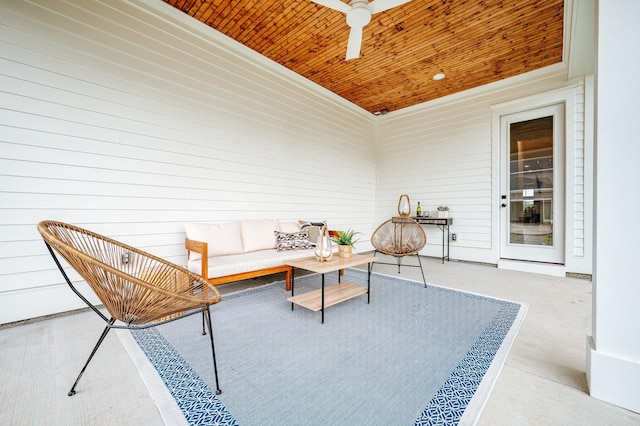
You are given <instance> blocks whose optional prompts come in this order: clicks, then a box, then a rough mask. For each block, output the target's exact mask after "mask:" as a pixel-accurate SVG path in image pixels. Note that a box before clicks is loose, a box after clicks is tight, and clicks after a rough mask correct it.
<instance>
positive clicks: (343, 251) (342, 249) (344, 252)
mask: <svg viewBox="0 0 640 426" xmlns="http://www.w3.org/2000/svg"><path fill="white" fill-rule="evenodd" d="M351 255H353V246H349V245H346V244H344V245H338V256H340V257H341V258H343V259H351Z"/></svg>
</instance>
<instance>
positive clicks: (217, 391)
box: [202, 306, 222, 395]
mask: <svg viewBox="0 0 640 426" xmlns="http://www.w3.org/2000/svg"><path fill="white" fill-rule="evenodd" d="M202 314H203V318H204V315H206V317H207V327H208V328H209V339H211V354H212V355H213V374H214V375H215V378H216V395H220V394H221V393H222V391H221V390H220V385H219V383H218V365H217V363H216V348H215V345H214V344H213V330H212V329H211V311H210V307H209V306H207V309H206V310H204V311H202Z"/></svg>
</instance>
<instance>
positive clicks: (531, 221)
mask: <svg viewBox="0 0 640 426" xmlns="http://www.w3.org/2000/svg"><path fill="white" fill-rule="evenodd" d="M563 149H564V105H563V104H559V105H555V106H551V107H545V108H540V109H536V110H531V111H526V112H522V113H517V114H510V115H508V116H503V117H501V151H502V159H503V162H502V165H503V167H502V169H503V172H502V185H501V200H500V201H501V210H500V211H501V214H500V217H501V219H500V220H501V248H500V257H501V258H503V259H518V260H528V261H535V262H547V263H564V222H563V217H564V204H563V203H564V200H563V194H564V191H563V188H564V162H563V155H562V152H563Z"/></svg>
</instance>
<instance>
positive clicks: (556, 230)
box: [499, 102, 567, 265]
mask: <svg viewBox="0 0 640 426" xmlns="http://www.w3.org/2000/svg"><path fill="white" fill-rule="evenodd" d="M544 117H553V139H554V141H553V198H552V206H553V216H552V217H553V231H552V232H553V237H554V238H553V245H552V246H544V245H543V246H535V245H527V244H514V243H511V242H510V238H509V236H510V225H511V201H512V200H511V197H510V196H511V191H510V190H511V188H510V172H511V166H510V149H511V146H510V137H509V136H510V125H511V124H512V123H519V122H523V121H528V120H534V119H537V118H544ZM565 125H566V117H565V103H564V102H560V103H555V104H551V105H547V106H544V107H539V108H532V109H527V110H525V111H519V112H515V113H511V114H507V115H501V116H500V210H499V216H500V259H506V260H516V261H531V262H542V263H551V264H556V265H564V263H565V251H564V239H565V232H564V228H565V223H564V221H565V215H564V210H565V208H566V202H565V198H564V188H565V186H566V183H565V180H566V175H567V173H566V167H567V164H566V163H565V161H564V153H565V145H566V142H565V136H566V134H565V131H564V128H565ZM502 197H506V198H502ZM504 204H506V207H502V206H503V205H504ZM541 213H542V212H541Z"/></svg>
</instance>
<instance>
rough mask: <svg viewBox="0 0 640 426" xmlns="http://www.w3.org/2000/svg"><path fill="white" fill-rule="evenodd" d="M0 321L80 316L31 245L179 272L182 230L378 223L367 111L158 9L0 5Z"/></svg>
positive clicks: (38, 1) (138, 4) (151, 5)
mask: <svg viewBox="0 0 640 426" xmlns="http://www.w3.org/2000/svg"><path fill="white" fill-rule="evenodd" d="M0 33H1V37H0V40H1V41H0V87H2V90H1V91H0V99H1V100H0V323H7V322H11V321H16V320H20V319H25V318H31V317H35V316H39V315H45V314H49V313H54V312H60V311H65V310H69V309H73V308H77V307H81V306H82V305H80V304H79V303H78V302H79V300H77V298H76V297H75V296H74V295H72V294H71V292H70V291H69V290H68V289H67V288H66V287H65V285H63V283H62V278H61V276H60V274H59V273H58V272H57V271H56V270H55V269H54V264H53V262H52V260H51V259H50V257H49V256H48V254H47V252H46V249H45V246H44V244H43V242H42V240H41V238H40V237H39V235H38V234H37V231H36V224H37V223H38V222H39V221H40V220H43V219H57V220H62V221H65V222H70V223H74V224H77V225H80V226H84V227H87V228H90V229H92V230H95V231H97V232H100V233H104V234H107V235H110V236H113V237H115V238H117V239H120V240H122V241H124V242H127V243H130V244H132V245H135V246H137V247H140V248H142V249H144V250H147V251H150V252H152V253H154V254H157V255H159V256H162V257H165V258H168V259H170V260H173V261H175V262H177V263H183V262H184V258H185V252H184V248H183V239H184V232H183V223H184V222H187V221H209V220H224V219H237V218H282V219H302V218H304V219H312V220H320V219H322V220H324V219H326V220H328V221H329V223H330V224H331V225H332V226H335V227H346V226H353V227H355V228H357V229H358V230H362V231H364V232H370V231H371V228H373V227H374V225H375V221H374V213H373V211H374V208H375V185H376V181H375V166H376V164H375V158H374V156H375V152H374V150H373V149H372V148H371V144H372V142H373V132H374V128H373V125H372V116H371V115H370V114H368V113H366V112H365V111H363V110H360V109H358V108H356V107H354V106H352V105H350V104H348V103H347V102H346V101H343V100H342V99H339V98H337V97H336V96H335V95H331V94H329V93H328V92H326V91H324V90H323V89H320V88H318V87H316V86H315V85H313V84H311V83H309V82H307V81H306V80H303V79H302V78H300V77H298V76H296V75H294V74H293V73H291V72H289V71H287V70H285V69H284V68H282V67H280V66H278V65H276V64H274V63H272V62H270V61H267V60H265V59H264V58H261V57H260V56H259V55H257V54H255V53H254V52H251V51H248V50H247V49H246V48H244V47H242V46H239V45H237V44H236V43H235V42H231V41H229V40H228V39H226V37H224V36H221V35H220V34H218V33H215V32H214V31H211V30H210V29H209V28H208V27H206V26H204V25H202V24H199V23H197V22H195V20H193V19H191V18H190V17H188V16H187V15H185V14H182V13H181V12H178V11H177V10H175V9H173V8H171V7H169V6H167V5H166V4H164V3H162V2H159V1H157V2H156V1H154V2H145V1H144V0H136V1H133V2H125V1H109V2H106V1H105V2H100V1H97V0H83V1H72V2H66V1H62V0H35V1H32V2H23V1H17V0H10V1H7V2H2V4H0Z"/></svg>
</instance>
